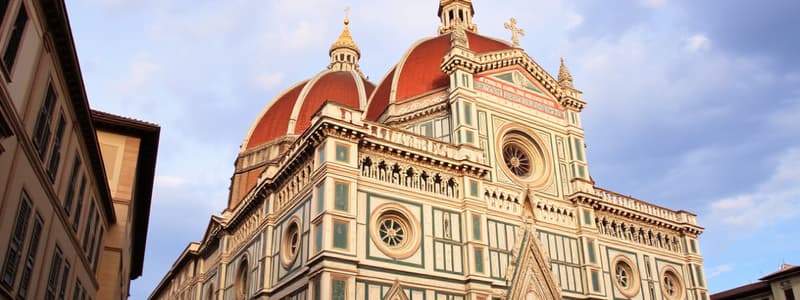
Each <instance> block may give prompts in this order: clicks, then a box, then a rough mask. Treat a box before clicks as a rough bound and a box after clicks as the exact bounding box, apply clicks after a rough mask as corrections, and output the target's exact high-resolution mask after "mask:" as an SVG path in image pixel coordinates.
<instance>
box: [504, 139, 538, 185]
mask: <svg viewBox="0 0 800 300" xmlns="http://www.w3.org/2000/svg"><path fill="white" fill-rule="evenodd" d="M503 160H505V163H506V167H508V169H509V170H510V171H511V173H513V174H514V175H517V176H519V177H525V176H528V174H530V172H531V157H530V155H529V154H528V152H527V151H526V150H525V149H523V148H522V147H521V146H520V145H518V144H516V143H510V144H507V145H505V146H504V147H503Z"/></svg>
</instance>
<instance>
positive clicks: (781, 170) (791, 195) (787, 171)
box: [706, 148, 800, 234]
mask: <svg viewBox="0 0 800 300" xmlns="http://www.w3.org/2000/svg"><path fill="white" fill-rule="evenodd" d="M775 161H776V166H775V169H774V172H773V173H772V175H771V176H770V177H769V178H767V179H766V180H765V181H764V182H762V183H761V184H759V185H758V186H757V187H756V188H755V190H753V191H750V192H747V193H742V194H739V195H734V196H731V197H726V198H723V199H719V200H717V201H714V202H712V203H711V204H710V205H709V211H708V213H707V214H706V215H707V217H706V218H707V223H708V224H709V225H708V228H709V230H718V231H724V232H727V233H730V234H734V233H740V232H742V231H744V232H749V231H752V230H756V229H759V228H761V227H764V226H769V225H772V224H775V223H778V222H781V221H785V220H787V219H793V218H797V217H798V216H800V148H793V149H789V150H788V151H786V152H784V153H783V154H781V155H780V156H779V157H778V158H777V159H776V160H775Z"/></svg>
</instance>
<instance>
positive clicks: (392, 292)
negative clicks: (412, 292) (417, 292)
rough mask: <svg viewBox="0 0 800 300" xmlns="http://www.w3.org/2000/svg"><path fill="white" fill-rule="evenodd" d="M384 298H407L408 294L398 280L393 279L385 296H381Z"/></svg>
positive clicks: (400, 299) (388, 299)
mask: <svg viewBox="0 0 800 300" xmlns="http://www.w3.org/2000/svg"><path fill="white" fill-rule="evenodd" d="M383 299H384V300H408V296H407V295H406V292H405V291H404V290H403V287H402V286H401V285H400V281H395V282H394V284H393V285H392V287H391V288H390V289H389V291H388V292H386V296H384V297H383Z"/></svg>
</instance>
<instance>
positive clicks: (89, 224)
mask: <svg viewBox="0 0 800 300" xmlns="http://www.w3.org/2000/svg"><path fill="white" fill-rule="evenodd" d="M93 213H94V201H91V202H89V211H88V218H87V219H86V225H85V226H84V229H83V252H84V253H88V252H89V239H91V236H90V235H89V234H91V230H92V224H93V223H92V221H93V220H94V218H93V215H92V214H93Z"/></svg>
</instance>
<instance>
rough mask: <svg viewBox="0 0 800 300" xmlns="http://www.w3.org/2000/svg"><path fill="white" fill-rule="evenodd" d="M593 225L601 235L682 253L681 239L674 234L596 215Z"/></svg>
mask: <svg viewBox="0 0 800 300" xmlns="http://www.w3.org/2000/svg"><path fill="white" fill-rule="evenodd" d="M595 224H596V225H597V230H598V231H599V232H600V234H601V235H605V236H608V237H612V238H614V239H617V240H623V241H628V242H632V243H637V244H640V245H644V246H648V247H655V248H660V249H662V250H666V251H669V252H675V253H682V252H683V247H682V243H681V238H680V237H679V236H678V235H677V234H675V233H668V232H666V231H662V230H659V229H656V228H653V227H650V226H646V225H643V224H640V223H639V222H633V221H631V220H624V219H622V218H616V217H613V216H609V215H598V216H597V217H596V218H595Z"/></svg>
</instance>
